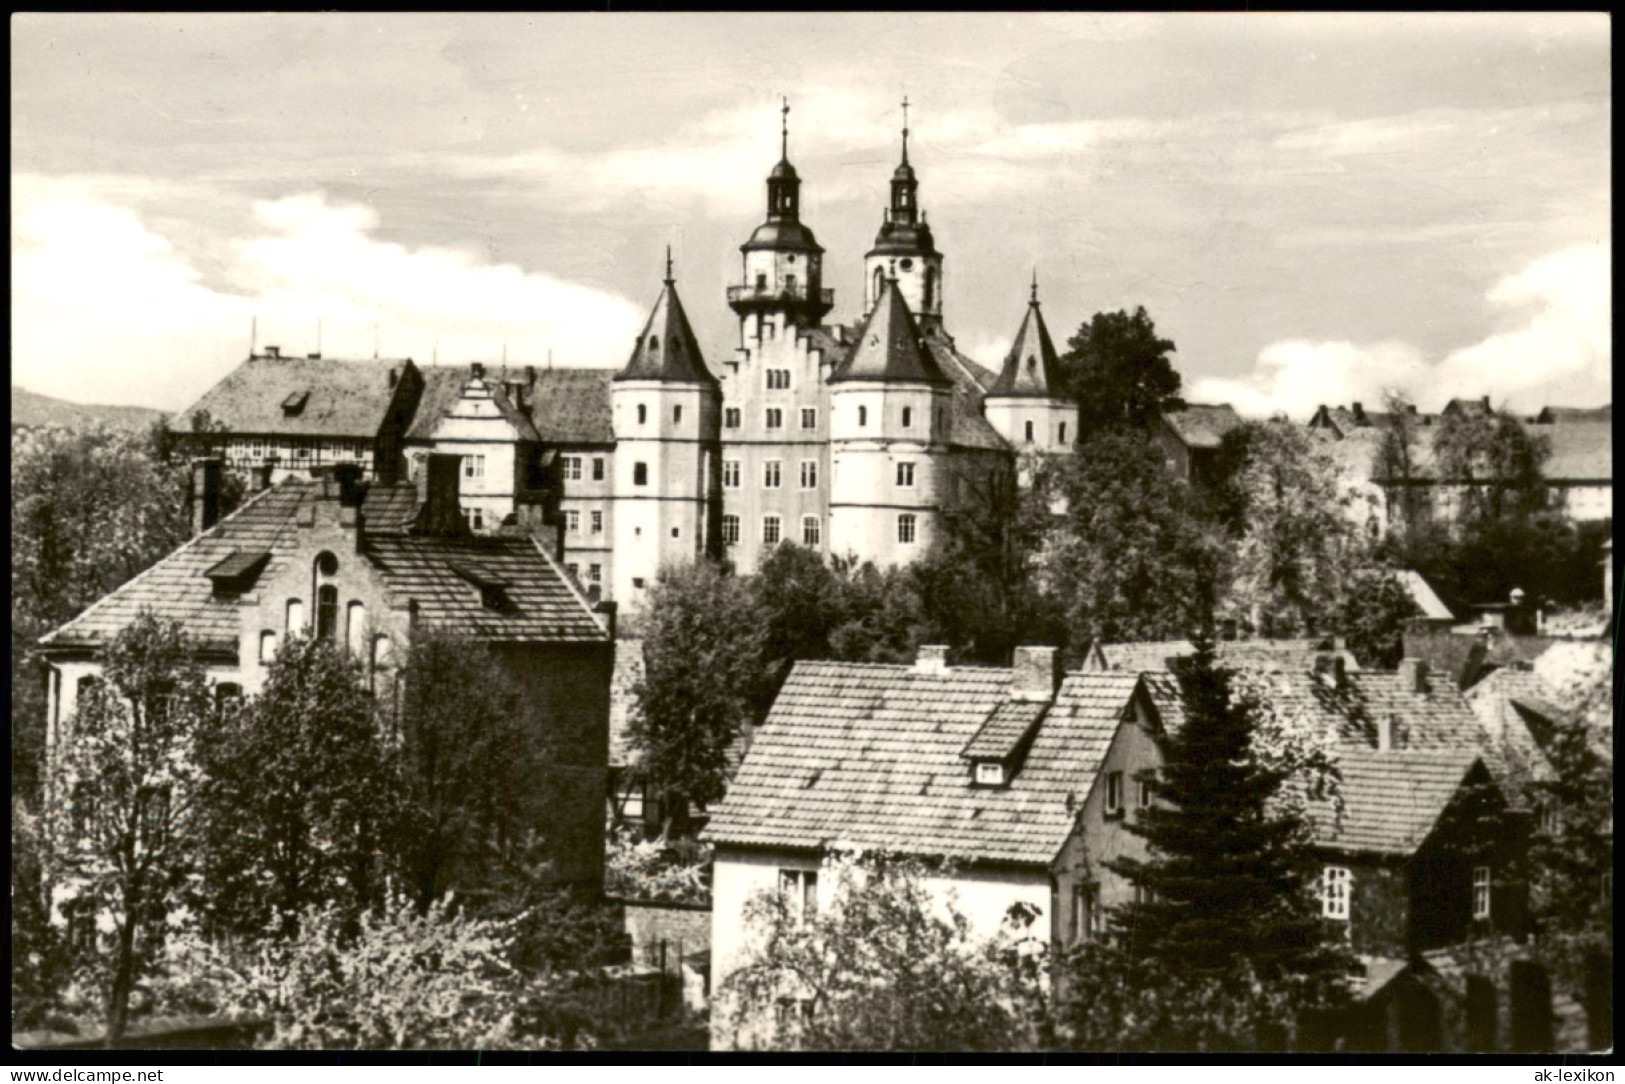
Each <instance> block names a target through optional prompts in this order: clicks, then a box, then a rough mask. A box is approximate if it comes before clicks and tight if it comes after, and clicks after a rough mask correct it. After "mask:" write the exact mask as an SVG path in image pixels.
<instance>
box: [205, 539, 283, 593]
mask: <svg viewBox="0 0 1625 1084" xmlns="http://www.w3.org/2000/svg"><path fill="white" fill-rule="evenodd" d="M270 559H271V555H270V554H269V553H267V552H265V551H263V550H260V551H244V550H232V551H231V554H230V555H229V556H227V557H226V559H225V560H223V561H220V562H219V563H218V564H215V565H214V566H212V567H211V568H210V569H209V570H208V571H207V572H205V573H204V575H205V576H207V577H209V580H210V581H211V582H212V583H213V584H214V596H215V597H216V598H220V599H230V598H235V597H236V596H238V595H240V594H242V593H243V592H244V591H247V590H249V589H251V588H252V587H253V586H254V580H255V579H256V578H257V577H258V576H259V574H260V571H261V570H262V569H264V568H265V565H266V562H268V561H269V560H270Z"/></svg>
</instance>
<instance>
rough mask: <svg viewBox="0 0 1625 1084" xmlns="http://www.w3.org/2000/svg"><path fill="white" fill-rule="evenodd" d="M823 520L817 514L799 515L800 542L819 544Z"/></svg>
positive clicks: (822, 531) (804, 544)
mask: <svg viewBox="0 0 1625 1084" xmlns="http://www.w3.org/2000/svg"><path fill="white" fill-rule="evenodd" d="M823 539H824V528H823V521H822V520H820V519H819V518H818V517H817V516H802V517H801V544H802V545H803V546H820V545H822V544H823Z"/></svg>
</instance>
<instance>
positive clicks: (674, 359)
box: [610, 250, 721, 606]
mask: <svg viewBox="0 0 1625 1084" xmlns="http://www.w3.org/2000/svg"><path fill="white" fill-rule="evenodd" d="M612 383H613V387H612V389H611V391H610V401H611V405H612V409H613V412H614V413H613V424H614V428H615V440H616V448H615V480H614V497H615V515H614V531H615V555H616V557H615V564H614V575H613V581H612V589H613V592H614V595H613V597H614V598H615V599H616V600H618V601H620V602H621V603H622V604H623V605H628V606H635V605H637V604H638V603H640V602H641V601H642V600H643V599H644V598H645V597H646V596H647V591H648V588H649V587H651V586H652V585H653V583H654V577H655V573H656V572H658V571H659V569H660V566H661V565H662V564H664V563H667V562H680V561H692V560H693V559H694V558H695V557H697V556H698V555H700V554H702V553H705V552H707V551H708V550H709V549H710V548H712V547H714V546H715V545H716V538H715V535H716V530H715V525H714V524H713V523H712V520H713V519H715V513H716V511H717V504H716V494H717V485H718V483H717V478H716V477H715V476H716V473H717V471H718V470H719V465H718V464H719V460H718V458H717V446H718V445H717V441H718V432H719V429H718V427H719V424H720V423H719V419H718V411H719V409H720V408H719V402H720V398H721V396H720V392H719V389H718V385H717V380H716V377H714V376H713V375H712V374H711V371H710V369H708V368H707V367H706V364H705V358H704V356H703V355H702V354H701V353H700V346H699V342H698V341H697V340H696V339H695V337H694V329H693V328H692V327H691V326H690V325H689V322H688V315H687V314H686V313H685V312H684V311H683V303H682V302H681V301H680V300H679V299H678V297H677V286H676V284H675V282H674V281H673V278H672V272H671V253H670V250H668V251H667V254H666V280H665V288H664V289H663V290H662V291H661V293H660V299H659V300H658V301H656V302H655V306H654V311H653V312H651V313H650V314H649V321H648V323H646V324H645V325H644V327H643V331H642V332H641V333H640V334H639V335H638V339H637V342H636V343H635V344H633V347H632V356H631V357H630V358H629V359H628V360H627V363H626V367H625V368H623V369H622V370H621V371H620V372H618V373H616V374H615V377H614V380H613V382H612Z"/></svg>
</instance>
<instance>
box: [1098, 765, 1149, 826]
mask: <svg viewBox="0 0 1625 1084" xmlns="http://www.w3.org/2000/svg"><path fill="white" fill-rule="evenodd" d="M1134 782H1135V803H1136V804H1137V805H1138V806H1139V808H1141V809H1150V808H1151V796H1152V792H1153V789H1154V786H1155V784H1154V782H1153V778H1152V776H1151V774H1149V773H1141V774H1140V775H1139V777H1138V778H1137V779H1135V781H1134ZM1124 783H1125V780H1124V778H1123V773H1122V772H1107V773H1106V805H1105V807H1104V809H1103V810H1102V813H1103V814H1104V815H1105V816H1107V817H1117V816H1121V815H1122V813H1123V810H1124V808H1125V806H1124V804H1123V803H1124V800H1125V798H1126V795H1127V789H1126V788H1125V786H1124Z"/></svg>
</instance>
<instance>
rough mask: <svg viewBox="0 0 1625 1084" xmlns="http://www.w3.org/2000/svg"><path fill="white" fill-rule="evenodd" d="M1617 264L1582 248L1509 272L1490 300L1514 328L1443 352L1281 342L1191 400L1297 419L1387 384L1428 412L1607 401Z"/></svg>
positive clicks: (1373, 396)
mask: <svg viewBox="0 0 1625 1084" xmlns="http://www.w3.org/2000/svg"><path fill="white" fill-rule="evenodd" d="M1610 261H1611V256H1610V251H1609V246H1608V245H1606V244H1595V245H1578V246H1574V247H1571V248H1566V249H1562V250H1560V251H1557V252H1553V253H1550V254H1548V255H1546V256H1543V257H1541V258H1540V259H1539V260H1536V261H1535V262H1534V263H1533V264H1531V265H1529V266H1528V267H1527V268H1525V269H1524V270H1522V271H1519V272H1517V273H1516V274H1512V275H1508V276H1506V277H1504V278H1502V279H1501V280H1500V281H1499V282H1497V283H1496V284H1495V286H1494V287H1492V288H1491V289H1490V291H1489V293H1488V294H1487V295H1486V301H1487V302H1488V303H1489V305H1490V306H1491V307H1492V308H1493V309H1495V310H1498V311H1500V312H1501V313H1503V314H1505V315H1504V317H1503V319H1505V320H1507V321H1509V323H1510V326H1508V327H1507V328H1506V329H1505V330H1503V331H1500V332H1497V333H1495V334H1493V335H1490V336H1489V337H1487V338H1485V339H1483V340H1482V341H1480V342H1477V343H1474V344H1472V345H1470V346H1466V347H1462V348H1461V349H1458V350H1455V351H1452V352H1451V353H1449V354H1447V355H1445V356H1444V357H1442V358H1436V359H1430V358H1427V357H1425V356H1424V355H1423V353H1422V352H1421V351H1420V350H1418V349H1417V348H1416V347H1414V346H1411V345H1409V344H1407V343H1403V342H1378V343H1355V342H1304V341H1296V340H1295V341H1287V342H1279V343H1274V344H1272V345H1270V346H1267V347H1265V348H1264V349H1263V350H1262V351H1261V352H1260V353H1259V355H1258V360H1257V361H1256V362H1255V363H1254V366H1253V370H1252V372H1250V373H1248V374H1247V375H1245V376H1243V377H1240V378H1236V379H1227V378H1217V377H1214V378H1207V379H1203V380H1198V381H1196V382H1194V384H1193V385H1192V387H1191V391H1190V397H1191V398H1192V399H1193V400H1197V401H1201V402H1229V403H1231V404H1232V405H1234V406H1235V407H1236V409H1237V410H1240V411H1241V412H1242V413H1250V414H1260V415H1262V414H1273V413H1277V412H1284V413H1286V414H1287V415H1288V416H1290V417H1295V418H1302V417H1306V416H1307V415H1309V414H1310V413H1312V412H1313V411H1314V409H1315V408H1316V407H1317V406H1318V405H1320V404H1322V403H1325V404H1328V405H1334V404H1345V405H1346V404H1348V403H1351V402H1356V401H1360V402H1364V403H1367V404H1374V403H1379V402H1381V401H1382V397H1383V393H1384V392H1385V391H1387V390H1389V389H1395V390H1398V391H1400V392H1402V393H1403V394H1405V395H1406V396H1407V397H1409V398H1410V399H1412V400H1413V401H1414V402H1416V403H1418V404H1419V405H1420V406H1422V407H1423V408H1424V409H1437V408H1438V407H1439V406H1441V405H1443V403H1444V401H1445V400H1446V399H1449V398H1451V397H1453V396H1463V397H1470V398H1477V397H1479V396H1483V395H1488V396H1489V397H1490V399H1491V400H1492V401H1493V402H1496V403H1502V402H1504V403H1507V404H1508V405H1509V406H1511V407H1512V408H1513V409H1515V410H1519V411H1534V410H1538V409H1539V408H1540V407H1542V406H1545V405H1548V404H1555V405H1564V406H1587V405H1596V404H1600V403H1604V402H1607V401H1609V399H1610V398H1611V395H1612V383H1611V366H1612V315H1611V311H1610V297H1611V293H1610Z"/></svg>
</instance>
